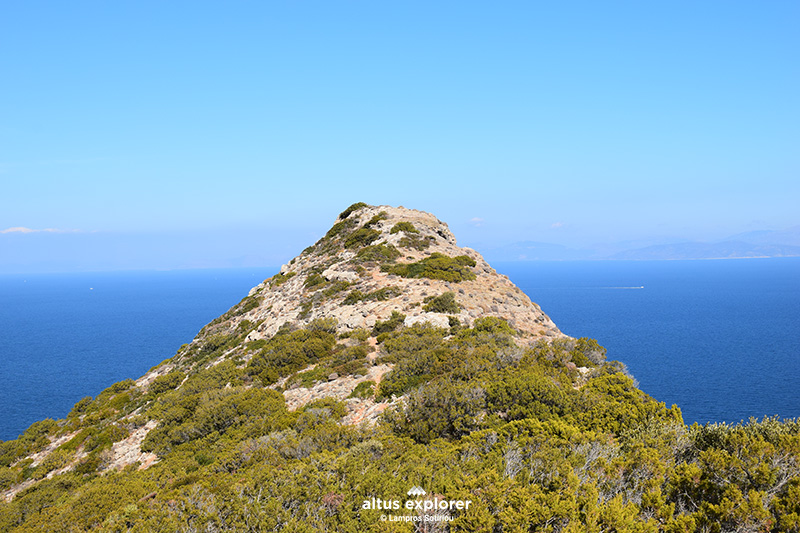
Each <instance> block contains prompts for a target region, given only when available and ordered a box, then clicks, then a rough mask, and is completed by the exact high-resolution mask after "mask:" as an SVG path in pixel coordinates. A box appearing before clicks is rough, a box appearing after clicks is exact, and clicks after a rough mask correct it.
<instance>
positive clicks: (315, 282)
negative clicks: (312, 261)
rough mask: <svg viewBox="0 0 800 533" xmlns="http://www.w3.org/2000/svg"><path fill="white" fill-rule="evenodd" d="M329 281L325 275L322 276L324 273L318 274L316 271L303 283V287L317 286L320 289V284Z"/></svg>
mask: <svg viewBox="0 0 800 533" xmlns="http://www.w3.org/2000/svg"><path fill="white" fill-rule="evenodd" d="M327 282H328V280H326V279H325V278H324V277H322V274H317V273H316V272H315V273H313V274H310V275H309V276H308V277H307V278H306V281H305V282H304V283H303V287H305V288H306V289H310V288H312V287H317V288H318V289H320V288H322V287H319V285H324V284H325V283H327Z"/></svg>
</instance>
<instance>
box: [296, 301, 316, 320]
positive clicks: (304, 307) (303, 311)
mask: <svg viewBox="0 0 800 533" xmlns="http://www.w3.org/2000/svg"><path fill="white" fill-rule="evenodd" d="M313 308H314V302H312V301H311V300H306V301H305V302H303V303H301V304H300V313H298V314H297V318H298V319H300V320H305V319H306V318H308V317H309V316H311V310H312V309H313Z"/></svg>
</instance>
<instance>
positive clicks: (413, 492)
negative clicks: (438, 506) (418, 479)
mask: <svg viewBox="0 0 800 533" xmlns="http://www.w3.org/2000/svg"><path fill="white" fill-rule="evenodd" d="M406 494H408V495H409V496H425V495H426V494H427V492H425V489H423V488H422V487H418V486H416V485H414V486H413V487H411V488H410V489H408V492H407V493H406Z"/></svg>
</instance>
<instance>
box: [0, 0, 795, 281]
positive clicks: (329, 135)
mask: <svg viewBox="0 0 800 533" xmlns="http://www.w3.org/2000/svg"><path fill="white" fill-rule="evenodd" d="M799 24H800V3H797V2H795V1H781V0H776V1H772V2H739V1H733V0H727V1H705V2H684V1H671V2H633V1H629V2H617V1H608V2H589V1H586V2H578V1H574V2H569V1H568V2H558V3H556V2H534V1H524V2H515V1H504V2H491V3H490V2H472V1H459V2H446V1H442V2H416V1H404V2H363V1H362V2H358V1H336V0H334V1H330V0H328V1H325V2H321V1H320V2H316V1H302V2H288V1H283V2H278V1H276V2H267V1H262V2H255V1H236V2H225V3H223V2H204V1H193V2H155V1H135V2H134V1H125V0H120V1H116V2H100V1H97V2H86V1H74V2H37V1H29V2H15V3H12V2H5V3H3V4H2V6H0V50H2V53H0V80H1V83H0V272H23V273H24V272H29V271H30V272H34V271H70V270H115V269H129V268H157V269H170V268H194V267H225V266H270V265H280V264H281V263H282V262H285V261H287V260H288V259H290V258H291V257H293V256H294V255H297V254H298V253H299V252H300V251H302V249H303V248H305V247H306V246H308V245H309V244H312V243H313V242H314V241H315V240H316V239H317V238H319V237H321V236H322V235H323V234H324V233H325V231H327V229H328V228H329V227H330V226H331V225H332V224H333V222H334V221H335V219H336V216H337V214H338V213H339V212H341V211H342V210H343V209H344V208H345V207H347V206H348V205H350V204H352V203H354V202H357V201H364V202H367V203H369V204H374V205H383V204H386V205H403V206H406V207H410V208H416V209H422V210H425V211H430V212H433V213H434V214H436V215H437V216H438V217H439V218H440V219H441V220H443V221H445V222H447V223H448V224H449V225H450V227H451V229H452V230H453V231H454V233H455V234H456V236H457V238H458V239H459V244H462V245H468V246H472V247H474V248H476V249H478V250H479V251H480V250H482V249H487V248H491V247H493V246H499V245H504V244H508V243H512V242H516V241H541V242H550V243H558V244H564V245H568V246H584V245H588V244H590V243H601V242H605V243H607V242H617V241H637V242H658V241H659V240H664V239H690V240H692V239H694V240H709V239H718V238H722V237H725V236H728V235H732V234H735V233H739V232H743V231H751V230H761V229H774V230H781V229H785V228H788V227H791V226H796V225H798V224H800V214H798V213H800V209H798V208H797V205H798V200H800V179H798V178H799V177H800V172H799V171H800V149H798V148H800V96H799V95H800V62H798V61H797V51H798V50H800V32H798V31H797V27H798V25H799ZM29 230H30V231H29Z"/></svg>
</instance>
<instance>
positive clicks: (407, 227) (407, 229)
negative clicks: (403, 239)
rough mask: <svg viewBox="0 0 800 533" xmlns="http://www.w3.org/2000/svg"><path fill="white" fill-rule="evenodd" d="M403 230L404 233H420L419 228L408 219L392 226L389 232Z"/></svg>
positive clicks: (393, 232)
mask: <svg viewBox="0 0 800 533" xmlns="http://www.w3.org/2000/svg"><path fill="white" fill-rule="evenodd" d="M401 231H402V232H404V233H419V230H418V229H417V228H415V227H414V224H412V223H411V222H406V221H403V222H398V223H397V224H395V225H394V226H392V229H391V230H389V233H391V234H395V233H399V232H401Z"/></svg>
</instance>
